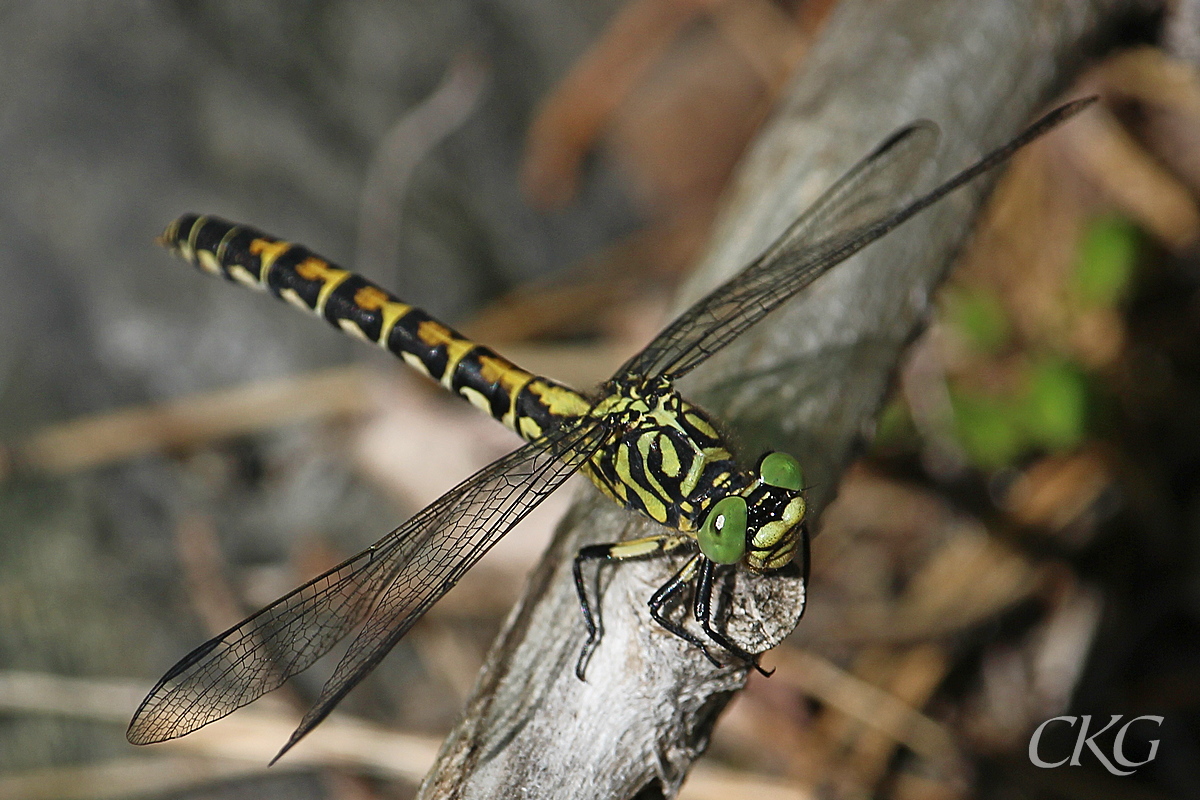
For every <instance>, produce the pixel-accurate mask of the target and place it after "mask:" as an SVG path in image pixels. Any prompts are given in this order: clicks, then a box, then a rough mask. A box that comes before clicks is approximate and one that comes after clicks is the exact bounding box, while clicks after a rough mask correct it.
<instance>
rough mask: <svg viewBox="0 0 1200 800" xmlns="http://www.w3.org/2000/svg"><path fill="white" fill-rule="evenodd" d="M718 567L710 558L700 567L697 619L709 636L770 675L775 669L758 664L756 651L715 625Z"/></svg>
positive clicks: (694, 609)
mask: <svg viewBox="0 0 1200 800" xmlns="http://www.w3.org/2000/svg"><path fill="white" fill-rule="evenodd" d="M715 569H716V564H714V563H713V562H712V561H709V560H708V559H705V560H704V564H703V565H702V566H701V567H700V579H699V580H698V581H697V582H696V594H695V597H694V599H693V603H692V613H693V614H694V615H695V617H696V621H697V622H699V623H700V627H701V628H702V629H703V630H704V632H705V633H706V634H708V638H710V639H712V640H713V641H714V642H716V643H717V644H719V645H721V647H724V648H725V649H726V650H728V651H729V652H730V653H732V654H733V655H735V656H737V657H738V658H740V659H741V660H742V661H745V662H746V663H747V664H750V665H751V666H753V667H754V668H755V669H756V670H758V671H759V672H760V673H761V674H763V675H766V676H770V675H771V673H773V672H774V671H775V670H771V671H770V672H768V671H767V670H765V669H763V668H762V667H760V666H759V665H758V656H756V655H755V654H754V653H750V652H747V651H746V650H745V649H743V648H741V647H739V646H738V645H737V643H736V642H734V641H733V640H731V639H730V638H729V637H728V636H726V635H725V634H724V632H722V631H719V630H717V629H716V628H714V627H713V624H712V621H713V619H712V617H713V604H712V594H713V587H714V584H713V574H714V572H715Z"/></svg>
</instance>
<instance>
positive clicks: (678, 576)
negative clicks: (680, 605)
mask: <svg viewBox="0 0 1200 800" xmlns="http://www.w3.org/2000/svg"><path fill="white" fill-rule="evenodd" d="M701 562H704V563H708V564H711V563H712V562H710V561H709V560H708V559H707V558H705V557H704V556H703V555H701V554H699V553H697V554H696V555H694V556H693V557H692V558H691V559H689V560H688V562H687V563H686V564H684V565H683V567H682V568H681V569H680V570H679V571H678V572H676V573H675V575H674V576H672V578H671V580H669V581H667V582H666V583H664V584H663V585H662V586H660V587H659V589H658V591H657V592H655V593H654V596H653V597H651V598H650V602H649V604H648V605H649V606H650V616H651V617H652V618H653V619H654V621H655V622H657V623H658V624H659V625H662V626H663V627H664V628H666V629H667V630H669V631H670V632H671V633H673V634H675V635H676V636H678V637H679V638H680V639H683V640H684V641H685V642H689V643H690V644H694V645H695V646H696V647H699V648H700V652H702V653H704V657H705V658H707V659H708V660H709V661H711V662H712V663H713V664H714V665H715V666H717V667H720V666H722V664H721V662H720V661H717V659H716V657H715V656H714V655H713V654H712V653H710V652H709V651H708V647H706V646H705V644H704V642H702V641H701V640H700V639H699V638H698V637H696V636H694V635H692V634H691V633H689V632H688V631H687V630H685V629H684V627H683V626H682V625H680V624H679V623H678V622H673V621H671V620H669V619H667V618H666V616H664V615H663V606H664V605H665V604H666V602H667V601H668V600H670V599H671V598H673V597H675V596H676V595H678V594H679V593H680V592H681V591H683V588H684V587H685V586H687V585H688V584H689V583H691V581H692V580H693V579H694V578H695V577H696V572H697V568H698V567H699V565H700V563H701Z"/></svg>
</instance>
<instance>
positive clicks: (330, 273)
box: [296, 256, 350, 314]
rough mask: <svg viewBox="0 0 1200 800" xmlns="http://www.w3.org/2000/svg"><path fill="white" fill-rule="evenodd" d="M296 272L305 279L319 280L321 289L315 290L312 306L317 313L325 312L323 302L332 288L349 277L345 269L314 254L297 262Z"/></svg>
mask: <svg viewBox="0 0 1200 800" xmlns="http://www.w3.org/2000/svg"><path fill="white" fill-rule="evenodd" d="M296 274H297V275H299V276H300V277H301V278H304V279H305V280H306V281H321V290H320V291H319V292H317V304H316V305H315V306H314V307H313V311H316V312H317V314H324V313H325V303H326V302H327V301H328V300H329V295H331V294H333V290H334V289H336V288H337V287H338V286H339V285H340V284H341V283H342V281H344V280H346V279H347V278H349V277H350V273H349V272H347V271H346V270H344V269H339V268H337V267H335V266H333V265H332V264H330V263H329V262H328V261H326V260H324V259H322V258H317V257H316V256H309V257H308V258H306V259H304V260H303V261H301V262H300V263H299V264H297V265H296Z"/></svg>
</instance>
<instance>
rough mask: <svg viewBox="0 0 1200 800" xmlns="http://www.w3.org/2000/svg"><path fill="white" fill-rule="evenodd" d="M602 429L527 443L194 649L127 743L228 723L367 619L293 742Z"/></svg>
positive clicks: (574, 426) (146, 706) (140, 713)
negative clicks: (224, 720) (232, 715)
mask: <svg viewBox="0 0 1200 800" xmlns="http://www.w3.org/2000/svg"><path fill="white" fill-rule="evenodd" d="M603 433H604V429H603V427H602V426H601V425H600V424H598V423H596V422H594V421H591V420H587V419H584V420H581V421H579V422H574V423H567V424H566V425H564V426H562V427H560V428H559V429H557V430H556V431H554V432H553V433H551V434H549V435H547V436H545V437H542V438H541V439H538V440H536V441H534V442H531V443H529V444H526V445H524V446H522V447H521V448H519V449H517V450H515V451H513V452H512V453H510V454H509V455H507V456H505V457H504V458H502V459H500V460H498V461H496V462H494V463H492V464H491V465H489V466H488V467H485V468H484V469H483V470H481V471H479V472H477V473H475V474H474V475H472V476H471V477H470V478H468V479H467V480H465V481H463V482H462V483H460V484H459V485H458V486H456V487H454V488H453V489H451V490H450V491H449V492H447V493H446V494H444V495H442V497H440V498H439V499H438V500H436V501H434V502H433V503H432V504H430V505H429V506H427V507H426V508H425V509H424V510H422V511H421V512H419V513H418V514H416V515H415V516H414V517H412V519H410V520H409V521H408V522H406V523H405V524H404V525H402V526H400V527H399V528H397V529H396V530H394V531H392V532H391V533H389V534H388V535H387V536H385V537H384V538H383V539H381V540H379V541H378V542H377V543H375V544H374V545H372V546H371V547H370V548H369V549H367V550H365V551H363V552H362V553H359V554H358V555H356V556H354V557H353V558H351V559H349V560H348V561H346V562H345V563H343V564H340V565H339V566H337V567H334V568H333V569H331V570H329V571H328V572H326V573H325V574H323V575H321V576H319V577H317V578H315V579H314V580H312V581H310V582H308V583H306V584H305V585H304V586H301V587H300V588H299V589H297V590H295V591H294V592H292V593H291V594H289V595H287V596H285V597H283V598H281V599H280V600H278V601H276V602H275V603H274V604H272V605H270V606H268V607H267V608H265V609H263V610H262V611H259V612H258V613H257V614H255V615H253V616H251V617H250V618H248V619H246V620H245V621H243V622H241V623H239V624H238V625H236V626H234V627H233V628H230V629H229V630H228V631H226V632H225V633H223V634H221V635H219V636H217V637H215V638H214V639H212V640H210V641H209V642H206V643H205V644H203V645H201V646H200V647H198V648H196V650H194V651H193V652H191V653H190V654H188V655H187V656H186V657H184V659H183V660H181V661H180V662H179V663H178V664H176V665H175V666H174V667H172V668H171V670H170V671H169V672H168V673H167V674H166V675H165V676H163V678H162V680H160V681H159V682H158V684H157V685H156V686H155V687H154V688H153V689H152V690H151V691H150V694H149V695H147V696H146V699H145V700H143V701H142V704H141V706H140V707H139V708H138V710H137V713H136V714H135V715H134V717H133V721H132V722H131V723H130V726H129V731H128V733H127V736H128V739H129V741H130V742H133V743H134V744H149V743H151V742H159V741H163V740H166V739H173V738H175V737H177V736H183V735H184V734H186V733H189V732H191V731H194V730H196V729H197V728H199V727H201V726H203V725H207V724H208V723H210V722H212V721H214V720H217V719H220V718H221V717H224V716H226V715H227V714H230V713H231V712H233V711H235V710H237V709H238V708H241V707H242V706H244V705H246V704H247V703H250V702H252V701H254V700H256V699H257V698H259V697H261V696H262V695H263V694H265V693H266V692H269V691H271V690H272V689H276V688H278V687H279V686H280V685H281V684H282V683H283V682H284V681H285V680H287V679H288V678H289V677H291V676H292V675H295V674H297V673H298V672H301V671H302V670H304V669H307V668H308V667H309V666H311V665H312V664H313V662H315V661H316V660H317V659H318V658H320V657H321V656H322V655H324V654H325V653H327V652H328V651H329V650H330V649H331V648H332V647H333V646H334V645H335V644H337V642H338V641H340V640H341V639H342V638H344V637H345V636H346V635H347V634H348V633H350V632H351V631H352V630H354V628H355V627H357V626H358V625H360V624H363V623H365V628H364V630H363V631H362V633H361V635H360V636H359V638H358V639H357V640H355V642H354V644H353V645H352V646H351V648H350V650H349V652H348V654H347V655H346V657H345V658H344V659H343V661H342V663H341V665H339V667H338V669H337V671H336V672H335V674H334V676H333V678H331V679H330V681H329V683H328V684H327V685H326V687H325V690H324V691H323V692H322V694H321V698H320V699H319V700H318V702H317V705H316V707H314V709H313V711H311V712H309V715H308V716H306V717H305V723H304V724H302V725H301V729H300V730H298V731H297V733H296V735H294V736H293V738H292V740H291V741H289V743H288V746H289V747H290V746H291V744H292V743H294V742H295V741H296V740H298V739H299V737H300V736H302V735H303V733H306V732H307V731H308V730H311V728H312V726H313V725H315V724H316V723H317V722H319V721H320V720H321V719H323V718H324V717H325V716H326V715H327V714H328V713H329V711H330V710H331V709H332V708H333V706H334V705H335V704H336V703H337V701H338V700H340V699H341V698H342V696H344V695H345V694H346V692H348V691H349V690H350V689H351V688H352V687H353V686H354V685H355V684H356V683H358V682H359V681H360V680H361V679H362V677H363V676H364V675H366V673H367V672H369V671H370V670H371V668H372V667H374V666H375V664H377V663H378V662H379V660H380V659H382V658H383V656H384V655H385V654H386V653H387V652H388V650H390V649H391V647H392V646H393V645H394V644H395V643H396V642H397V641H398V640H399V639H400V637H401V636H403V635H404V633H405V632H407V631H408V629H409V628H411V627H412V625H413V623H415V622H416V621H417V619H418V618H419V617H420V616H421V615H422V614H423V613H424V612H425V611H426V610H427V609H428V608H429V606H431V605H432V604H433V603H434V602H436V601H437V599H438V598H440V597H441V596H442V595H443V594H445V593H446V592H447V591H449V589H450V587H452V586H453V585H454V584H455V582H457V581H458V579H459V578H460V577H462V575H463V573H464V572H466V571H467V570H468V569H470V567H471V566H472V565H473V564H475V562H476V561H478V560H479V558H480V557H481V556H482V555H483V554H484V553H485V552H486V551H487V550H488V548H490V547H491V546H492V545H493V544H495V542H496V541H497V540H499V539H500V537H501V536H503V535H504V534H505V533H507V532H508V530H509V529H510V528H511V527H512V526H513V525H514V524H516V522H517V521H518V520H520V519H521V518H522V517H524V516H525V514H527V513H528V512H529V511H530V510H531V509H532V508H533V507H534V506H536V505H537V504H538V503H539V502H541V500H542V499H543V498H545V497H546V495H548V494H549V493H550V492H552V491H553V490H554V489H555V488H556V487H557V486H558V485H559V484H561V483H562V482H563V481H564V480H566V479H567V478H568V477H569V476H570V475H571V474H572V473H573V472H574V471H575V470H576V469H578V468H579V467H580V465H581V464H582V463H583V462H584V461H585V460H586V459H587V457H588V455H590V453H591V452H592V451H593V450H595V448H596V447H597V445H598V444H599V443H600V441H601V439H602V436H603ZM310 720H311V721H310ZM285 749H286V748H285Z"/></svg>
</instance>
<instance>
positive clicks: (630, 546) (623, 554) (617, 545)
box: [571, 535, 711, 680]
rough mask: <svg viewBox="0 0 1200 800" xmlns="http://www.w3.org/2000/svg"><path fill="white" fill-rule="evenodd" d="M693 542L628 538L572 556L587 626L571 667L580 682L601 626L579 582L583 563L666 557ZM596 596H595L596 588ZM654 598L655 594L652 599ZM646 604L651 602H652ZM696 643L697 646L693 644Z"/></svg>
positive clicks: (671, 538) (678, 538)
mask: <svg viewBox="0 0 1200 800" xmlns="http://www.w3.org/2000/svg"><path fill="white" fill-rule="evenodd" d="M693 541H694V540H693V539H692V538H691V537H688V536H679V535H673V536H672V535H668V536H647V537H645V538H644V539H631V540H630V541H628V542H614V543H612V544H593V545H588V546H587V547H582V548H580V550H579V552H578V553H576V554H575V563H574V564H573V565H572V566H571V571H572V573H573V574H574V576H575V591H576V592H577V593H578V594H579V608H580V610H581V611H583V622H584V624H585V625H586V626H587V632H588V638H587V641H586V642H584V645H583V649H582V650H580V651H579V661H578V662H576V664H575V675H576V676H577V677H578V678H579V680H583V679H584V678H583V672H584V669H585V668H586V667H587V662H588V660H589V659H590V658H591V656H592V651H593V650H595V649H596V645H598V644H599V643H600V637H602V636H603V635H604V625H603V624H602V622H601V620H600V615H599V614H592V605H591V603H590V602H589V601H588V595H587V587H586V586H584V583H583V562H584V561H594V560H597V559H600V560H604V561H627V560H629V559H631V558H649V557H651V556H660V555H666V554H667V553H673V552H675V551H676V550H678V549H679V548H681V547H683V546H685V545H689V544H691V543H692V542H693ZM688 563H691V562H688ZM676 577H678V576H676ZM596 578H597V584H598V583H599V573H597V576H596ZM659 591H661V590H659ZM596 596H597V597H599V586H598V585H597V589H596ZM657 596H658V595H657V594H656V595H655V597H657ZM650 602H651V603H653V602H654V601H653V599H651V601H650ZM653 610H654V609H653V607H651V613H652V614H653ZM697 644H699V643H698V642H697ZM701 647H703V645H701ZM710 658H711V656H710Z"/></svg>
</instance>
